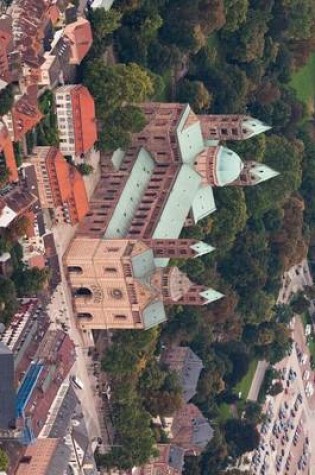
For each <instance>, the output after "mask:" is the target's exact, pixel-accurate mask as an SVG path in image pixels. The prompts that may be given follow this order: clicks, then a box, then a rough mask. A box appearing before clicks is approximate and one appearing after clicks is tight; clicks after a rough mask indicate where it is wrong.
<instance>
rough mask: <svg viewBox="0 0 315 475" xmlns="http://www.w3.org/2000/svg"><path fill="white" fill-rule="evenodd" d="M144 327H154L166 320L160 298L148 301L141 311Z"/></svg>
mask: <svg viewBox="0 0 315 475" xmlns="http://www.w3.org/2000/svg"><path fill="white" fill-rule="evenodd" d="M142 318H143V324H144V329H145V330H148V329H149V328H152V327H155V326H156V325H159V324H160V323H163V322H165V321H166V314H165V308H164V304H163V302H162V301H161V300H157V301H156V302H152V303H150V304H149V305H148V306H147V307H146V308H145V309H144V310H143V312H142Z"/></svg>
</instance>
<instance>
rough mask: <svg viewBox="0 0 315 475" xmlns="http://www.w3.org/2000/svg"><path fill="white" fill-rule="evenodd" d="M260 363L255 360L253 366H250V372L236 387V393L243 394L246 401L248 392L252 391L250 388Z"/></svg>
mask: <svg viewBox="0 0 315 475" xmlns="http://www.w3.org/2000/svg"><path fill="white" fill-rule="evenodd" d="M257 364H258V361H257V360H256V359H254V360H253V361H252V362H251V364H250V365H249V368H248V371H247V373H246V374H245V376H244V377H243V379H242V380H241V381H240V382H239V383H238V384H237V385H236V386H235V388H234V393H235V394H238V393H240V392H241V393H242V398H243V399H246V398H247V395H248V392H249V390H250V386H251V384H252V381H253V378H254V374H255V371H256V368H257Z"/></svg>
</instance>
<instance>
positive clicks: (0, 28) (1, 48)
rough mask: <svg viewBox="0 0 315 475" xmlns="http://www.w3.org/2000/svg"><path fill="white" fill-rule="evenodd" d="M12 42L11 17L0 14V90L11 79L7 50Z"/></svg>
mask: <svg viewBox="0 0 315 475" xmlns="http://www.w3.org/2000/svg"><path fill="white" fill-rule="evenodd" d="M11 43H12V19H11V17H10V16H9V15H1V16H0V90H1V89H3V88H5V87H6V86H7V85H8V84H9V83H10V82H11V80H12V75H11V71H10V63H9V51H10V46H11Z"/></svg>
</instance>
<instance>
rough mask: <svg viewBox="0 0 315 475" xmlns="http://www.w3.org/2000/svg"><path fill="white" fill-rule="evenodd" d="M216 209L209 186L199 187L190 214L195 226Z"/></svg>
mask: <svg viewBox="0 0 315 475" xmlns="http://www.w3.org/2000/svg"><path fill="white" fill-rule="evenodd" d="M216 209H217V208H216V205H215V201H214V196H213V189H212V188H211V186H210V185H200V187H199V188H198V191H197V193H196V195H195V198H194V201H193V203H192V214H193V218H194V221H195V224H197V223H198V221H200V220H201V219H203V218H205V217H206V216H209V214H211V213H214V212H215V210H216Z"/></svg>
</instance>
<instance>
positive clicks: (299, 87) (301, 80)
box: [290, 53, 315, 113]
mask: <svg viewBox="0 0 315 475" xmlns="http://www.w3.org/2000/svg"><path fill="white" fill-rule="evenodd" d="M290 85H291V86H292V87H293V88H294V89H295V90H296V92H297V96H298V98H299V99H300V101H302V102H304V104H306V105H307V106H308V109H309V111H310V113H312V112H313V111H314V100H315V53H313V54H311V56H310V58H309V60H308V62H307V64H306V65H305V66H304V67H303V68H301V69H300V70H299V71H298V72H296V73H294V74H293V75H292V80H291V82H290Z"/></svg>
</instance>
